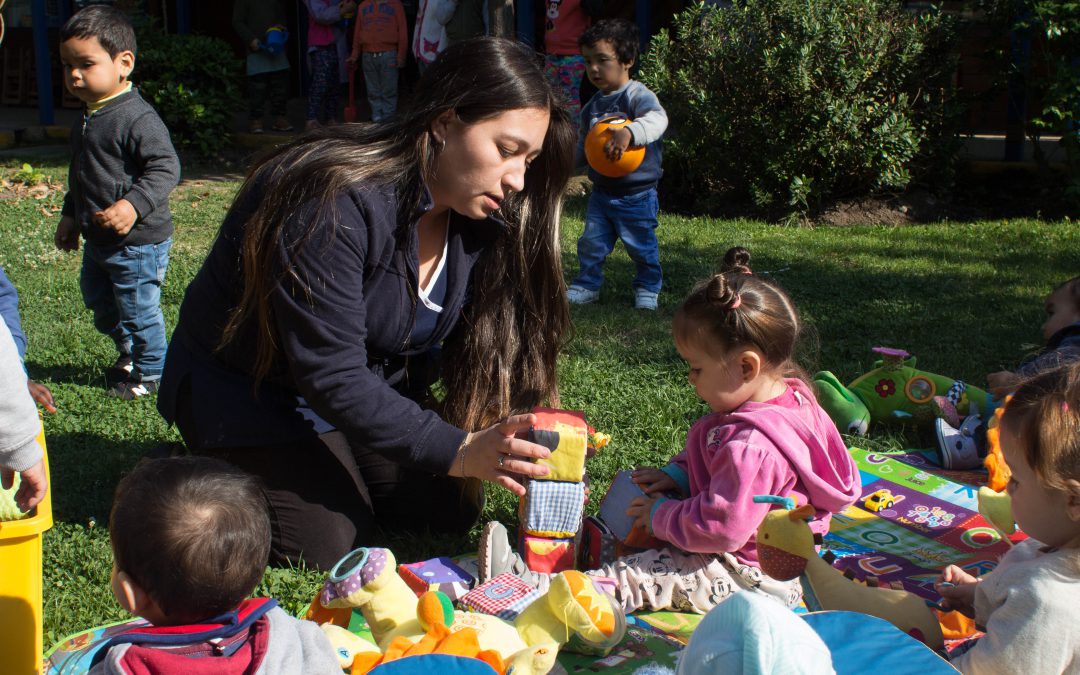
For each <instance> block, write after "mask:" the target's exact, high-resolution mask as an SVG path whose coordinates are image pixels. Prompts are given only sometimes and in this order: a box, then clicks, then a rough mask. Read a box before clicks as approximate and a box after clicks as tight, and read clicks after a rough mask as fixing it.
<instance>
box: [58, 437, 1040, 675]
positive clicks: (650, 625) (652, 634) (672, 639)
mask: <svg viewBox="0 0 1080 675" xmlns="http://www.w3.org/2000/svg"><path fill="white" fill-rule="evenodd" d="M851 453H852V456H853V457H854V458H855V461H856V463H857V465H858V467H859V470H860V471H861V472H862V482H863V491H862V495H861V497H860V499H859V500H858V501H857V502H856V504H855V505H854V506H851V507H849V508H848V509H847V510H845V511H844V512H843V513H839V514H836V515H835V516H833V520H832V526H831V529H830V532H829V534H828V535H826V537H825V545H826V548H828V549H831V550H832V551H833V552H835V553H836V555H837V556H838V557H837V559H836V561H835V562H834V563H833V565H834V567H837V568H839V569H850V570H852V572H854V574H855V576H856V577H857V578H859V579H865V578H866V577H868V576H870V575H873V576H876V577H877V578H878V579H879V580H880V581H882V582H884V583H892V584H894V585H897V584H898V585H901V586H903V587H904V588H905V589H907V590H909V591H912V592H914V593H917V594H918V595H920V596H922V597H924V598H926V599H928V600H931V601H933V602H937V601H939V600H940V598H939V596H938V595H937V594H936V593H935V592H934V590H933V580H934V579H935V578H936V577H937V575H938V573H939V570H940V569H941V568H942V567H944V566H945V565H949V564H955V565H959V566H961V567H964V568H965V569H968V570H969V571H971V572H972V573H973V574H985V573H986V572H988V571H990V570H991V569H993V568H994V567H995V566H996V564H997V560H998V559H999V558H1000V557H1001V556H1002V555H1004V553H1005V552H1006V551H1007V550H1008V547H1009V544H1008V543H1007V542H1005V541H1004V539H1003V538H1002V536H1001V535H1000V534H998V532H997V531H996V530H994V529H993V527H991V526H990V524H989V523H987V522H986V521H985V520H984V519H983V518H982V516H980V515H979V514H978V504H977V502H976V491H977V489H978V488H977V486H975V485H971V484H964V483H958V482H956V481H953V480H950V479H949V478H946V477H944V476H942V475H939V472H937V471H936V470H934V469H933V468H932V466H931V465H929V464H928V463H926V462H925V458H923V459H920V458H922V457H923V456H922V455H921V454H920V453H918V452H917V451H912V452H909V453H907V454H904V455H901V456H898V455H885V454H876V453H872V452H868V451H865V450H861V449H857V448H853V449H852V450H851ZM901 460H903V461H901ZM882 490H887V491H888V493H889V495H891V500H890V499H888V498H887V499H886V500H884V501H882V500H880V499H878V500H871V505H870V506H868V505H867V500H868V499H870V497H871V495H875V494H878V495H881V494H882V493H881V492H880V491H882ZM890 501H891V505H888V506H886V504H889V503H890ZM1023 538H1024V535H1022V534H1019V533H1018V534H1017V535H1014V536H1013V537H1012V539H1013V540H1014V541H1020V540H1022V539H1023ZM796 611H802V612H805V611H806V610H805V608H801V609H798V610H796ZM627 619H628V620H627V632H626V637H625V638H624V639H623V641H622V642H621V643H620V644H619V645H618V646H617V647H616V648H615V649H614V650H612V652H611V653H610V654H609V655H608V656H606V657H597V656H583V655H580V654H573V653H570V652H565V651H564V652H560V654H559V660H558V666H557V668H556V670H555V671H554V672H556V673H579V672H604V673H612V674H613V675H618V674H624V673H625V674H629V673H633V672H635V671H636V670H638V669H639V668H642V667H643V666H648V665H650V664H652V665H659V666H664V667H667V668H671V669H674V668H675V664H676V662H677V659H678V656H679V654H680V653H681V651H682V650H683V648H684V647H685V645H686V643H687V642H688V640H689V639H690V636H691V634H692V633H693V632H694V629H695V628H697V626H698V624H699V623H700V622H701V619H702V617H701V616H699V615H694V614H682V613H678V612H667V611H663V612H638V613H635V614H634V615H633V616H630V617H628V618H627ZM128 623H137V622H128ZM126 628H127V624H120V625H113V626H108V627H99V628H94V629H91V630H89V631H84V632H82V633H79V634H77V635H75V636H73V637H71V638H68V639H66V640H64V641H61V642H60V643H58V644H57V645H56V646H54V647H53V648H52V649H51V650H50V651H49V652H48V653H47V654H46V657H45V664H44V668H43V670H44V672H45V673H47V674H48V675H61V674H63V675H74V674H75V673H82V672H85V669H80V667H79V666H80V664H85V663H87V662H88V661H87V658H86V657H87V653H88V652H90V653H92V651H93V649H94V646H95V645H97V644H100V643H101V641H103V640H104V639H105V638H107V637H109V636H111V635H113V634H115V633H116V632H119V631H122V630H125V629H126ZM349 630H350V631H352V632H354V633H356V634H358V635H361V636H362V637H367V638H369V639H370V637H371V635H370V631H369V630H368V628H367V625H366V623H365V622H364V618H363V616H362V615H361V614H360V612H359V611H354V612H353V614H352V618H351V623H350V625H349ZM849 634H851V635H852V636H853V637H852V640H853V647H854V648H855V650H856V652H858V650H859V649H862V648H865V649H864V652H865V654H870V653H872V652H874V651H875V650H874V649H872V645H862V646H860V642H859V641H860V640H867V639H870V638H869V637H868V636H869V635H872V634H875V633H873V632H872V631H869V632H866V633H859V632H858V631H849ZM836 656H837V655H836V654H835V652H834V658H835V657H836ZM846 660H850V659H846ZM863 664H864V665H865V669H864V670H860V669H859V667H849V668H845V669H842V670H841V669H840V668H839V666H838V672H844V673H856V672H867V673H875V672H880V670H879V669H880V667H881V665H882V663H881V661H880V660H878V657H877V656H875V658H874V659H871V660H864V661H863ZM890 672H892V673H894V674H895V675H899V673H904V672H919V673H922V674H925V673H928V672H931V671H928V670H926V669H925V666H922V667H921V669H919V670H917V671H915V670H911V669H905V668H903V667H900V668H899V669H897V668H896V667H892V668H890Z"/></svg>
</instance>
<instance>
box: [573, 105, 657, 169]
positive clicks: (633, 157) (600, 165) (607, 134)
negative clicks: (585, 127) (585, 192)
mask: <svg viewBox="0 0 1080 675" xmlns="http://www.w3.org/2000/svg"><path fill="white" fill-rule="evenodd" d="M628 124H630V120H628V119H626V118H625V117H621V116H618V115H612V116H609V117H605V118H603V119H602V120H600V121H599V122H597V123H596V124H594V125H593V127H592V129H589V133H588V135H586V136H585V160H586V161H587V162H589V166H591V167H592V168H593V170H595V171H596V172H597V173H598V174H600V175H603V176H607V177H608V178H622V177H623V176H625V175H627V174H630V173H633V172H634V171H635V170H637V168H638V167H639V166H641V162H642V160H644V159H645V146H639V147H632V146H631V147H629V148H627V149H626V150H624V151H623V154H622V157H620V158H619V159H617V160H614V161H613V160H611V159H609V158H608V156H607V153H605V152H604V145H605V144H607V142H608V141H609V140H611V134H612V132H614V131H615V130H616V129H620V128H622V127H625V126H626V125H628Z"/></svg>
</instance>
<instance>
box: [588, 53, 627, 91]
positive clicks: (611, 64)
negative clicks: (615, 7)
mask: <svg viewBox="0 0 1080 675" xmlns="http://www.w3.org/2000/svg"><path fill="white" fill-rule="evenodd" d="M581 55H582V56H584V57H585V74H586V75H588V77H589V82H592V83H593V86H595V87H596V88H597V89H599V90H600V91H602V92H604V93H605V94H610V93H611V92H613V91H617V90H618V89H619V88H620V87H622V86H623V85H624V84H626V83H627V82H629V81H630V66H632V65H634V64H632V63H620V62H619V57H618V55H617V54H616V53H615V45H613V44H611V42H610V41H609V40H600V41H599V42H597V43H596V44H594V45H592V46H587V45H586V46H583V47H582V48H581Z"/></svg>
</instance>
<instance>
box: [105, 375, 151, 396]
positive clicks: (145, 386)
mask: <svg viewBox="0 0 1080 675" xmlns="http://www.w3.org/2000/svg"><path fill="white" fill-rule="evenodd" d="M157 390H158V381H157V380H150V381H149V382H135V381H133V380H128V381H127V382H117V383H116V384H114V385H113V386H111V387H109V391H108V395H109V396H112V397H113V398H119V399H123V400H125V401H134V400H135V399H137V398H142V397H143V396H149V395H150V394H156V393H157Z"/></svg>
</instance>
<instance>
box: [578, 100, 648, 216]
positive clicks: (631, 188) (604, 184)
mask: <svg viewBox="0 0 1080 675" xmlns="http://www.w3.org/2000/svg"><path fill="white" fill-rule="evenodd" d="M609 115H621V116H623V117H625V118H626V119H628V120H632V122H631V124H629V125H628V126H627V128H628V129H630V145H631V146H632V147H639V146H642V145H644V146H645V159H643V160H642V162H641V166H639V167H638V168H637V169H635V170H634V171H633V172H631V173H630V174H628V175H626V176H623V177H621V178H609V177H608V176H605V175H603V174H601V173H598V172H596V171H594V170H593V168H592V167H589V179H590V180H591V181H592V182H593V185H594V186H596V187H597V188H600V189H601V190H603V191H604V192H606V193H608V194H612V195H629V194H634V193H637V192H644V191H645V190H648V189H649V188H654V187H656V184H657V183H658V182H659V181H660V177H661V176H662V175H663V174H664V170H663V161H664V158H663V145H662V139H663V137H664V132H665V131H666V130H667V124H668V118H667V112H665V111H664V108H663V107H662V106H661V105H660V101H659V100H658V99H657V98H656V94H654V93H652V91H650V90H649V88H648V87H646V86H645V85H643V84H642V83H640V82H638V81H636V80H630V81H629V82H627V83H626V86H625V87H623V88H622V89H618V90H616V91H613V92H611V93H610V94H605V93H604V92H602V91H601V92H597V93H596V94H595V95H593V97H592V98H591V99H589V102H588V103H586V104H585V106H584V107H583V108H582V109H581V133H580V134H578V164H579V165H580V164H582V163H583V162H584V161H585V150H584V147H585V136H587V135H588V133H589V130H590V129H592V128H593V125H595V124H596V123H597V122H599V121H600V120H602V119H603V118H605V117H607V116H609Z"/></svg>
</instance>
